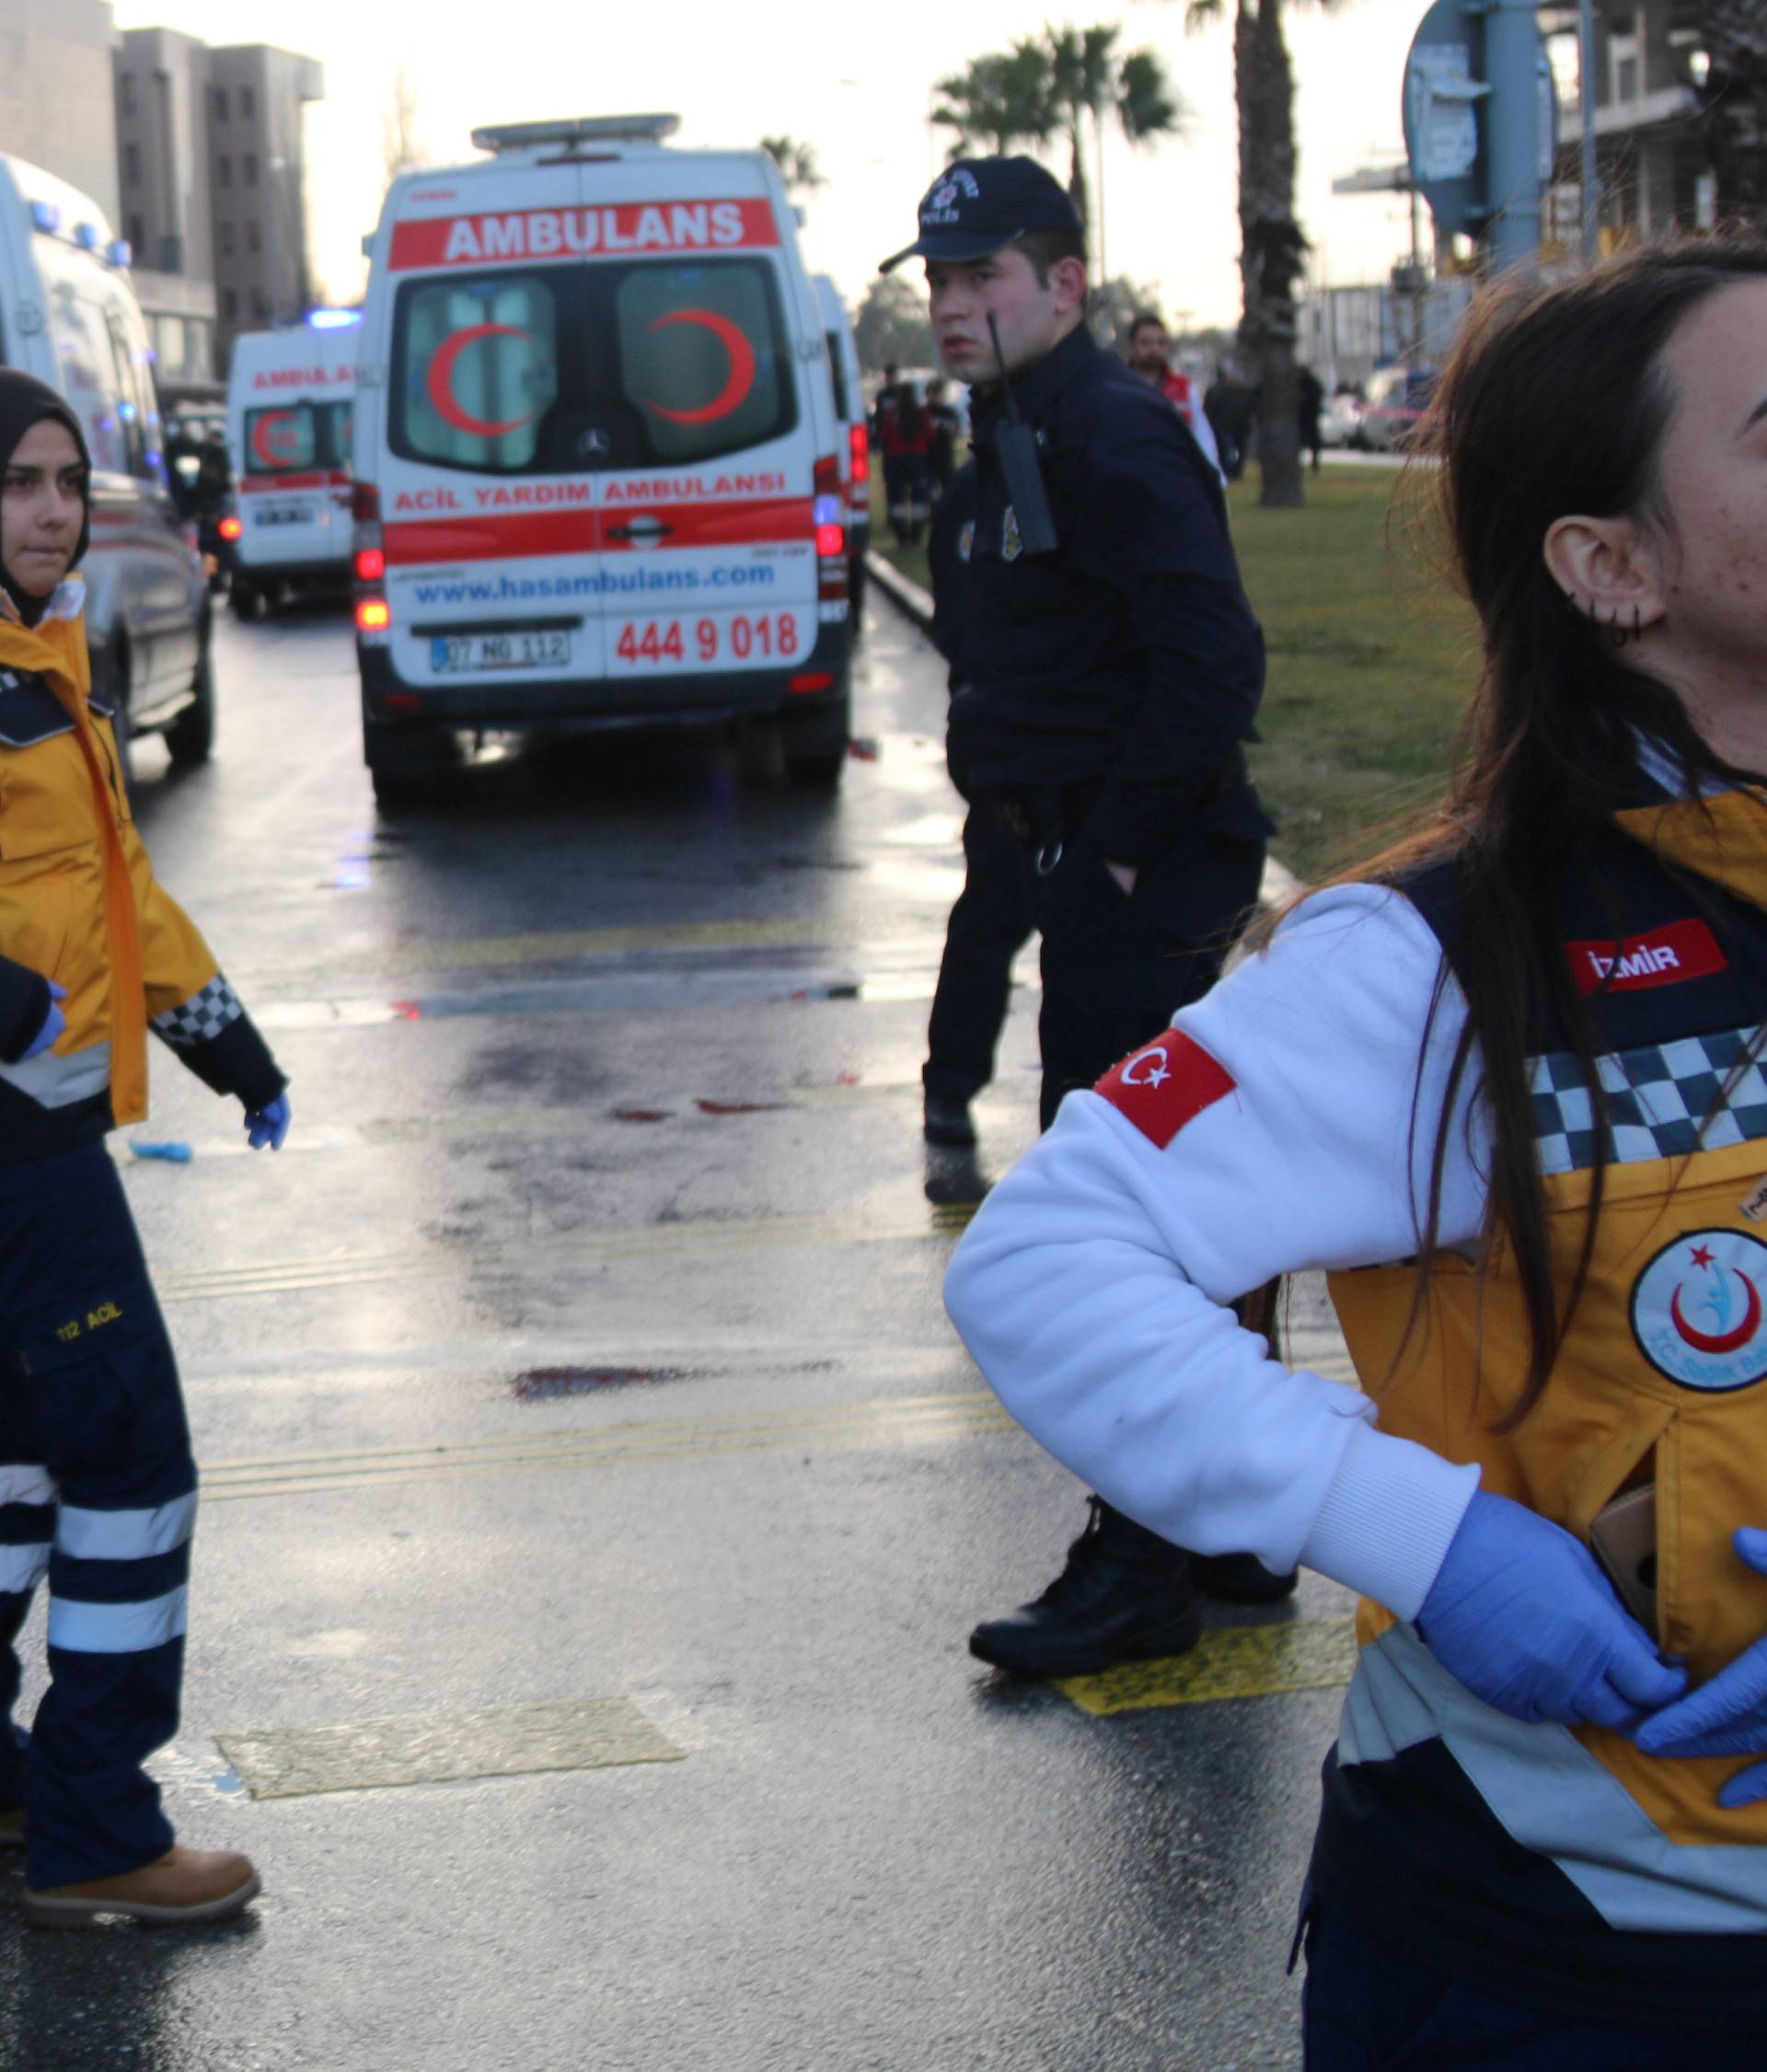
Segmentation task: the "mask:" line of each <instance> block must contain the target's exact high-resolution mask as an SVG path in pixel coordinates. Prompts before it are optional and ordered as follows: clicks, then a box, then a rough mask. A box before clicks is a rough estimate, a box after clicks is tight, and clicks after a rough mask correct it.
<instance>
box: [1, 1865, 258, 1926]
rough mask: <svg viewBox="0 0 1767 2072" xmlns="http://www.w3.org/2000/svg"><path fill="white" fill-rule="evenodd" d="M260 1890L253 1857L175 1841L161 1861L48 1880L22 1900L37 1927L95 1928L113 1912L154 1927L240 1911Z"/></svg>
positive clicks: (209, 1919) (26, 1913) (27, 1916)
mask: <svg viewBox="0 0 1767 2072" xmlns="http://www.w3.org/2000/svg"><path fill="white" fill-rule="evenodd" d="M259 1891H260V1885H259V1880H258V1873H257V1872H256V1871H255V1870H254V1869H252V1868H251V1859H250V1858H249V1857H242V1856H239V1855H237V1853H236V1852H235V1851H234V1850H232V1849H187V1848H184V1847H182V1846H179V1845H177V1844H175V1845H174V1846H172V1847H171V1848H169V1849H167V1852H166V1854H165V1855H164V1856H163V1857H161V1858H159V1860H158V1861H157V1862H156V1863H147V1864H144V1865H143V1866H142V1867H141V1869H139V1870H124V1871H121V1872H120V1873H119V1874H118V1875H117V1876H116V1877H114V1878H88V1879H87V1881H86V1882H85V1883H84V1884H79V1885H46V1886H45V1887H44V1888H43V1890H42V1891H41V1892H32V1891H30V1890H29V1887H27V1889H26V1892H25V1896H24V1902H23V1904H24V1910H25V1919H26V1920H27V1921H29V1923H30V1925H31V1926H32V1927H36V1928H90V1927H96V1926H97V1925H98V1922H99V1921H101V1920H103V1919H104V1918H105V1917H106V1916H109V1915H113V1914H121V1915H126V1916H128V1917H129V1918H130V1919H131V1920H133V1921H144V1922H146V1923H147V1924H148V1926H150V1927H181V1926H183V1925H184V1924H185V1923H186V1922H192V1921H219V1920H221V1919H223V1918H224V1917H225V1916H226V1915H229V1914H237V1912H238V1911H239V1909H240V1908H241V1907H242V1906H244V1905H245V1904H246V1902H247V1901H248V1900H251V1899H256V1898H257V1896H258V1893H259Z"/></svg>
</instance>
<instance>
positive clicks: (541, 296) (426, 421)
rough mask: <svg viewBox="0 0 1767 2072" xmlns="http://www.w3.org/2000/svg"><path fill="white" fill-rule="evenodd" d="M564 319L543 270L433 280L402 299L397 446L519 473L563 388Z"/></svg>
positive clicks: (440, 459) (456, 463)
mask: <svg viewBox="0 0 1767 2072" xmlns="http://www.w3.org/2000/svg"><path fill="white" fill-rule="evenodd" d="M558 338H559V321H558V310H557V304H556V302H555V300H554V297H553V294H552V290H551V288H550V287H549V286H548V284H547V283H546V282H545V281H544V280H542V279H541V278H540V277H539V276H538V275H537V274H531V273H516V274H509V273H503V274H498V275H496V276H494V277H492V278H491V279H489V280H472V281H425V282H421V283H418V284H415V285H413V286H411V287H408V288H406V289H405V290H404V291H403V293H402V294H401V295H400V296H399V307H398V318H397V329H396V333H395V340H394V347H393V352H394V361H395V365H397V367H398V378H397V381H396V384H395V388H394V401H395V407H394V411H393V450H394V451H395V452H396V453H403V454H406V455H409V456H410V457H411V458H413V459H417V460H430V461H435V462H437V463H438V464H439V465H440V466H442V467H444V468H470V469H475V470H477V471H479V472H482V473H488V474H521V473H525V472H526V471H528V470H531V469H533V467H534V466H535V456H536V455H537V452H538V450H539V442H540V430H541V426H542V425H543V423H545V420H546V413H547V411H549V409H550V407H551V405H552V403H553V400H554V399H555V398H556V397H557V395H558V392H559V350H558Z"/></svg>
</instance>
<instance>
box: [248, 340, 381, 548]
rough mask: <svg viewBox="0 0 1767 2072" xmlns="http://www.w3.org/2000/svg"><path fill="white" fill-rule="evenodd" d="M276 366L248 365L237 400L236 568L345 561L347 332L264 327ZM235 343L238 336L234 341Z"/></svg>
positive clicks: (350, 383)
mask: <svg viewBox="0 0 1767 2072" xmlns="http://www.w3.org/2000/svg"><path fill="white" fill-rule="evenodd" d="M271 336H272V338H273V339H274V340H275V341H276V343H277V344H278V345H279V346H283V341H284V340H286V341H287V344H286V346H284V347H283V352H281V353H278V354H277V355H276V357H277V358H278V359H281V360H283V362H284V363H285V364H283V365H273V364H272V365H260V366H258V367H257V368H255V369H254V370H252V373H251V376H250V378H249V381H248V384H247V385H246V387H245V388H244V391H243V394H242V395H241V397H240V398H239V404H240V408H239V411H238V422H237V429H236V432H235V460H234V476H235V481H236V484H237V492H238V498H239V520H240V535H239V540H238V545H237V549H236V553H237V558H238V561H239V562H240V565H241V566H242V567H244V568H246V569H248V570H249V569H252V568H290V567H302V566H306V565H308V564H311V565H314V566H319V565H326V566H330V565H332V564H336V565H337V566H340V567H341V566H342V565H343V564H344V563H346V562H347V561H349V559H350V532H351V516H350V443H351V411H352V400H353V396H354V389H355V360H354V352H355V347H354V341H353V339H352V336H351V334H350V333H349V332H348V331H343V332H341V333H333V332H331V331H318V332H307V331H305V330H303V331H289V332H286V333H272V334H271ZM241 342H242V343H243V341H241Z"/></svg>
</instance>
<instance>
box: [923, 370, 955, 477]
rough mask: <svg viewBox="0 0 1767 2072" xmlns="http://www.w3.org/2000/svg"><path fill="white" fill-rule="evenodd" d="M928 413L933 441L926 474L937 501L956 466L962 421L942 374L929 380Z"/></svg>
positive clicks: (928, 454)
mask: <svg viewBox="0 0 1767 2072" xmlns="http://www.w3.org/2000/svg"><path fill="white" fill-rule="evenodd" d="M927 415H928V416H929V417H930V419H931V421H932V444H931V445H930V446H929V447H928V449H927V477H928V482H929V485H930V491H931V496H932V501H933V503H934V504H938V503H939V501H940V500H941V498H942V497H943V495H944V494H945V492H946V491H947V490H949V489H950V487H951V481H952V476H953V473H954V471H955V469H956V466H957V439H958V434H959V430H960V424H961V421H960V420H959V418H958V415H957V406H956V405H955V404H954V403H953V401H952V400H951V390H950V388H948V386H947V385H946V383H945V381H944V380H943V378H942V377H937V378H935V379H933V380H931V381H930V382H928V384H927Z"/></svg>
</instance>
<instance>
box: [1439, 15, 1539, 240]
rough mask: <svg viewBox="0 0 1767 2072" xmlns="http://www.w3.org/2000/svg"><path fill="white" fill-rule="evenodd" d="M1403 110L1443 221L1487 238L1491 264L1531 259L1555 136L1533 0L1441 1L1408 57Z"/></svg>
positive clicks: (1449, 229)
mask: <svg viewBox="0 0 1767 2072" xmlns="http://www.w3.org/2000/svg"><path fill="white" fill-rule="evenodd" d="M1403 112H1404V129H1405V154H1406V156H1407V157H1408V159H1409V160H1410V163H1411V172H1412V178H1413V179H1414V181H1415V184H1416V186H1417V189H1418V191H1420V192H1421V193H1422V194H1423V196H1424V199H1425V200H1426V202H1427V203H1429V206H1430V211H1431V213H1432V214H1434V216H1435V218H1436V224H1437V227H1438V230H1440V231H1442V232H1444V233H1446V234H1448V235H1449V236H1465V237H1485V238H1487V239H1488V241H1489V245H1490V250H1491V262H1492V269H1493V271H1494V272H1502V271H1503V270H1504V269H1505V268H1506V267H1509V266H1515V265H1531V264H1533V263H1534V262H1535V261H1536V260H1537V258H1538V255H1539V251H1540V196H1541V190H1542V187H1543V186H1544V185H1545V184H1546V182H1547V181H1548V180H1549V179H1551V177H1552V164H1553V152H1554V150H1555V149H1556V147H1557V142H1558V100H1557V96H1556V94H1555V93H1554V91H1553V79H1552V71H1551V68H1550V66H1549V65H1548V64H1547V59H1546V46H1545V43H1544V42H1543V41H1542V38H1541V34H1540V29H1539V26H1538V23H1537V21H1536V18H1535V9H1534V0H1435V5H1434V6H1432V7H1431V8H1430V9H1429V12H1428V13H1427V14H1426V15H1425V17H1424V18H1423V20H1422V21H1421V22H1419V23H1418V25H1417V33H1416V34H1415V36H1414V37H1413V39H1412V44H1411V52H1410V55H1409V56H1408V57H1407V58H1406V60H1405V84H1404V111H1403Z"/></svg>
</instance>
